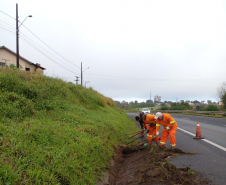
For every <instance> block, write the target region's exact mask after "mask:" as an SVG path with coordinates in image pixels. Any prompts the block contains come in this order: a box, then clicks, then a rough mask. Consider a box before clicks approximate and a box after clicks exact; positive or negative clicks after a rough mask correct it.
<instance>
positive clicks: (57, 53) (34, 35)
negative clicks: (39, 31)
mask: <svg viewBox="0 0 226 185" xmlns="http://www.w3.org/2000/svg"><path fill="white" fill-rule="evenodd" d="M22 26H24V25H22ZM24 27H25V28H26V29H27V30H28V31H29V32H30V33H31V34H32V35H34V36H35V37H36V38H37V39H38V40H40V41H41V42H42V43H43V44H45V45H46V46H47V47H48V48H49V49H51V50H52V51H53V52H55V53H56V54H58V55H59V56H60V57H62V58H63V59H64V60H66V61H68V62H69V63H71V64H72V65H74V66H76V67H78V68H79V69H80V67H79V66H77V65H75V64H73V63H72V62H70V61H69V60H67V59H66V58H64V57H63V56H62V55H60V54H59V53H57V52H56V51H55V50H53V49H52V48H51V47H50V46H48V45H47V44H46V43H45V42H44V41H42V40H41V39H40V38H39V37H38V36H36V35H35V34H34V33H33V32H32V31H31V30H29V29H28V28H27V27H26V26H24Z"/></svg>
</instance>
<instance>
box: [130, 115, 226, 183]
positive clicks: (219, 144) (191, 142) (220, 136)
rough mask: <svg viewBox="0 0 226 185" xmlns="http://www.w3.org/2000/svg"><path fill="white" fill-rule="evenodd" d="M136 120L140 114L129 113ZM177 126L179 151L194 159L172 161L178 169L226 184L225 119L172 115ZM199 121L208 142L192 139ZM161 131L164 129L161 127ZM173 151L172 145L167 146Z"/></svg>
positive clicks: (213, 181) (175, 158)
mask: <svg viewBox="0 0 226 185" xmlns="http://www.w3.org/2000/svg"><path fill="white" fill-rule="evenodd" d="M127 115H128V117H130V118H134V117H135V116H136V115H137V113H127ZM171 115H172V116H173V117H174V119H175V120H176V122H177V124H178V129H177V132H176V140H177V143H176V144H177V148H179V149H181V150H183V151H184V152H194V151H197V153H196V154H195V155H181V156H177V157H174V158H170V159H169V161H170V162H171V163H173V164H174V165H176V166H177V167H178V168H181V167H186V166H188V167H190V168H191V169H193V170H197V171H200V172H202V173H203V175H204V176H205V177H206V178H208V179H209V180H211V181H212V182H211V183H210V184H211V185H212V184H215V185H224V184H226V119H222V118H209V117H201V116H190V115H178V114H171ZM197 121H199V124H200V128H201V133H202V136H203V137H204V138H205V139H193V138H194V137H195V134H196V128H197ZM161 129H162V127H161ZM166 146H167V147H169V148H170V145H169V141H167V144H166Z"/></svg>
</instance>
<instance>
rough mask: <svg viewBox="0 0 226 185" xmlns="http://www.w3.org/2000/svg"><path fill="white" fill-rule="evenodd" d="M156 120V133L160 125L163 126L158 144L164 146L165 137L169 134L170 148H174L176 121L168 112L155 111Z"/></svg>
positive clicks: (157, 133)
mask: <svg viewBox="0 0 226 185" xmlns="http://www.w3.org/2000/svg"><path fill="white" fill-rule="evenodd" d="M156 117H157V121H156V135H159V130H160V125H162V126H163V127H164V128H163V130H162V137H161V140H160V146H165V144H166V141H167V138H168V136H169V134H170V136H169V139H170V144H171V148H172V149H174V148H175V147H176V137H175V134H176V130H177V122H176V121H175V120H174V119H173V117H172V116H171V115H170V114H166V113H163V114H162V113H161V112H157V113H156Z"/></svg>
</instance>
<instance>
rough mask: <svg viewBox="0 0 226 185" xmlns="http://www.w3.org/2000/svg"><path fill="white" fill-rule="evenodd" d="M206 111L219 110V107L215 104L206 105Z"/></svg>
mask: <svg viewBox="0 0 226 185" xmlns="http://www.w3.org/2000/svg"><path fill="white" fill-rule="evenodd" d="M206 111H219V108H218V107H217V106H216V105H208V106H207V107H206Z"/></svg>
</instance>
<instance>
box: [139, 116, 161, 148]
mask: <svg viewBox="0 0 226 185" xmlns="http://www.w3.org/2000/svg"><path fill="white" fill-rule="evenodd" d="M142 118H143V121H144V124H145V126H146V128H147V140H148V143H149V144H150V145H151V144H152V136H153V135H154V140H155V142H156V143H157V144H158V142H159V137H156V136H157V135H156V125H155V121H156V117H155V115H152V114H144V115H143V117H142Z"/></svg>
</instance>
